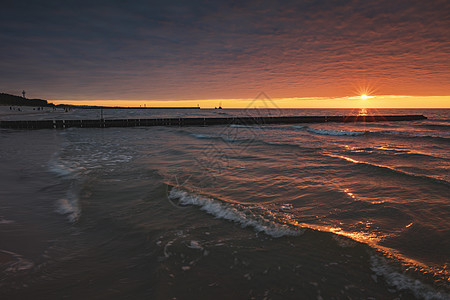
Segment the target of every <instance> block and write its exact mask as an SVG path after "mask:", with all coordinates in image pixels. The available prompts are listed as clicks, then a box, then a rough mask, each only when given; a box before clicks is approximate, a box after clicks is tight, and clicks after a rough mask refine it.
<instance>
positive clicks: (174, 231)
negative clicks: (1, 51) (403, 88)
mask: <svg viewBox="0 0 450 300" xmlns="http://www.w3.org/2000/svg"><path fill="white" fill-rule="evenodd" d="M20 113H23V115H22V116H21V115H20ZM354 114H364V115H379V114H383V115H396V114H423V115H425V116H426V117H427V119H426V120H418V121H401V122H375V123H324V124H301V123H299V124H288V125H282V124H281V125H273V124H254V125H249V126H244V125H217V126H206V127H204V126H192V127H176V126H172V127H169V126H168V127H134V128H69V129H52V130H50V129H39V130H12V129H0V145H1V151H0V165H1V168H0V299H450V269H449V256H450V255H449V254H450V201H449V200H450V172H449V170H450V110H449V109H353V110H352V109H277V108H267V109H265V108H250V109H105V110H102V111H100V110H98V109H71V110H70V111H67V112H59V113H55V112H54V111H45V112H44V111H41V112H39V113H37V112H34V113H29V114H27V113H26V112H25V113H24V112H23V110H22V111H21V112H17V113H16V114H15V115H14V117H15V118H16V119H80V118H81V119H98V118H100V117H101V118H105V119H107V118H108V119H114V118H118V119H120V118H168V117H174V118H178V117H183V118H189V117H248V116H291V115H292V116H294V115H295V116H308V115H309V116H312V115H317V116H320V115H354ZM2 119H4V120H7V119H11V117H7V116H6V117H5V116H3V117H2Z"/></svg>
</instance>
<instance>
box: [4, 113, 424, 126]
mask: <svg viewBox="0 0 450 300" xmlns="http://www.w3.org/2000/svg"><path fill="white" fill-rule="evenodd" d="M423 119H426V117H425V116H424V115H389V116H382V115H380V116H287V117H228V118H166V119H111V120H106V119H97V120H39V121H0V128H12V129H45V128H55V129H56V128H70V127H78V128H107V127H140V126H210V125H231V124H235V125H265V124H296V123H327V122H338V123H352V122H383V121H384V122H392V121H413V120H423Z"/></svg>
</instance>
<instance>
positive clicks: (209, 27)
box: [0, 0, 450, 108]
mask: <svg viewBox="0 0 450 300" xmlns="http://www.w3.org/2000/svg"><path fill="white" fill-rule="evenodd" d="M449 12H450V1H448V0H442V1H441V0H430V1H423V0H421V1H415V0H411V1H403V0H395V1H394V0H388V1H386V0H377V1H372V0H361V1H358V0H348V1H346V0H339V1H320V0H305V1H298V0H297V1H251V0H250V1H206V0H204V1H199V0H193V1H170V0H164V1H144V0H135V1H126V0H96V1H92V0H89V1H85V0H77V1H72V0H65V1H60V0H40V1H22V0H1V9H0V92H5V93H11V94H16V95H19V94H20V93H21V92H22V90H25V91H26V92H27V94H26V95H27V97H29V98H42V99H48V100H50V101H52V102H54V103H72V104H93V105H99V104H100V105H113V106H114V105H125V106H137V105H143V104H144V103H145V104H146V105H147V106H177V105H179V106H197V104H199V105H200V106H201V107H213V106H218V105H222V106H223V107H225V108H231V107H246V106H247V105H251V103H252V101H253V99H255V98H256V97H258V95H261V93H263V94H264V95H267V97H270V99H271V101H272V102H273V103H274V105H277V106H279V107H300V108H301V107H305V108H309V107H355V106H366V107H450V34H449V32H450V14H449ZM362 94H366V95H368V97H364V98H366V99H361V97H360V96H361V95H362Z"/></svg>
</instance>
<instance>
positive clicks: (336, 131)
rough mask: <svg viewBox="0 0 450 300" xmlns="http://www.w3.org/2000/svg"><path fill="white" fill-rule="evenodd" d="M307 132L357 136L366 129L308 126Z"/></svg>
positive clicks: (362, 133)
mask: <svg viewBox="0 0 450 300" xmlns="http://www.w3.org/2000/svg"><path fill="white" fill-rule="evenodd" d="M307 130H308V131H309V132H312V133H316V134H320V135H333V136H358V135H364V134H365V133H366V131H345V130H327V129H317V128H308V129H307Z"/></svg>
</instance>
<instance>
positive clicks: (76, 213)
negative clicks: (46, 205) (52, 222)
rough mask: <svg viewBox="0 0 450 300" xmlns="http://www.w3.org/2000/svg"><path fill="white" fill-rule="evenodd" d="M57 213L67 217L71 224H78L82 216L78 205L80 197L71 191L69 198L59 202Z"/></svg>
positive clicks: (68, 194)
mask: <svg viewBox="0 0 450 300" xmlns="http://www.w3.org/2000/svg"><path fill="white" fill-rule="evenodd" d="M57 206H58V207H57V209H56V211H57V212H58V213H60V214H62V215H67V218H68V219H69V221H70V222H72V223H73V222H76V221H77V220H78V218H79V217H80V215H81V209H80V207H79V204H78V197H77V195H76V194H75V192H74V191H72V190H70V191H69V192H68V193H67V197H66V198H63V199H60V200H58V203H57Z"/></svg>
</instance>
